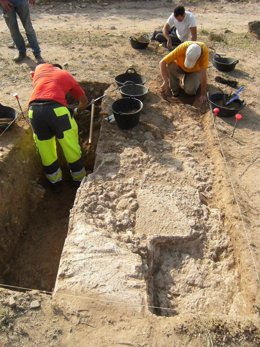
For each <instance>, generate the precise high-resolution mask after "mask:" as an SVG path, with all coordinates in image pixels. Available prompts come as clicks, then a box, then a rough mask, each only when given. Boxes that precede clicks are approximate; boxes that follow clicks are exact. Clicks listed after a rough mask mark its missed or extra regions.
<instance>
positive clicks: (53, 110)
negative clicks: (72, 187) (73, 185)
mask: <svg viewBox="0 0 260 347" xmlns="http://www.w3.org/2000/svg"><path fill="white" fill-rule="evenodd" d="M29 119H30V122H31V125H32V128H33V132H34V135H33V137H34V140H35V143H36V146H37V149H38V151H39V154H40V157H41V161H42V165H43V167H44V171H45V174H46V177H47V178H48V180H49V181H50V182H51V183H55V182H58V181H60V180H61V179H62V173H61V170H60V168H59V163H58V156H57V146H56V138H57V140H58V141H59V143H60V145H61V148H62V150H63V153H64V156H65V159H66V161H67V163H68V164H69V166H70V170H71V175H72V178H73V180H76V181H81V180H82V178H83V177H84V176H85V175H86V171H85V169H84V167H83V163H82V160H81V149H80V145H79V139H78V126H77V123H76V121H75V119H74V118H72V117H71V114H70V112H69V110H68V109H67V107H65V106H60V105H59V104H57V103H52V104H50V103H49V104H45V103H42V104H38V103H37V104H36V103H35V104H34V103H33V104H31V105H30V109H29Z"/></svg>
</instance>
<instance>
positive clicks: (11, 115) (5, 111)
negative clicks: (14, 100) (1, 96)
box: [0, 104, 17, 133]
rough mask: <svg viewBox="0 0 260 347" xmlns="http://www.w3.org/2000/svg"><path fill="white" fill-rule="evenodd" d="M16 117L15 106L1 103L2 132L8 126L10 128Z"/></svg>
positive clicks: (0, 131)
mask: <svg viewBox="0 0 260 347" xmlns="http://www.w3.org/2000/svg"><path fill="white" fill-rule="evenodd" d="M16 117H17V116H16V111H15V109H14V108H12V107H9V106H4V105H2V104H0V133H2V132H3V131H4V130H5V129H6V128H10V127H11V125H12V124H13V123H14V122H15V120H16Z"/></svg>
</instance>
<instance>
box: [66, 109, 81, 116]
mask: <svg viewBox="0 0 260 347" xmlns="http://www.w3.org/2000/svg"><path fill="white" fill-rule="evenodd" d="M68 110H69V111H70V115H71V117H75V116H77V115H78V114H79V112H78V109H77V107H75V108H72V107H68Z"/></svg>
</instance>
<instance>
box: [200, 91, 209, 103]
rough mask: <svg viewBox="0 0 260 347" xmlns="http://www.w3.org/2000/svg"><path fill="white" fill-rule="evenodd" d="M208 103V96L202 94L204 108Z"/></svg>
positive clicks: (201, 100) (201, 101)
mask: <svg viewBox="0 0 260 347" xmlns="http://www.w3.org/2000/svg"><path fill="white" fill-rule="evenodd" d="M207 101H208V98H207V95H205V94H202V95H201V96H200V104H201V105H202V106H204V105H206V103H207Z"/></svg>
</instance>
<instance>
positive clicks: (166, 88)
mask: <svg viewBox="0 0 260 347" xmlns="http://www.w3.org/2000/svg"><path fill="white" fill-rule="evenodd" d="M161 92H162V93H164V94H169V93H170V87H169V84H168V83H167V82H163V84H162V85H161Z"/></svg>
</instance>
